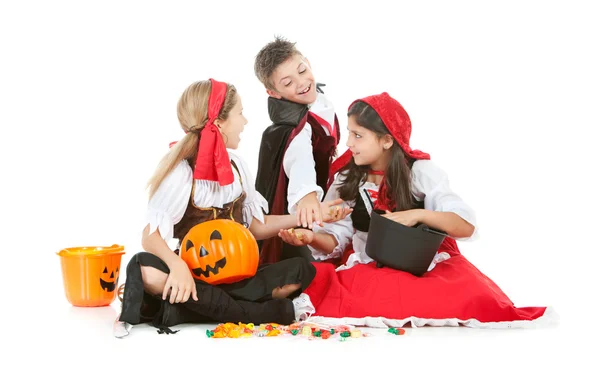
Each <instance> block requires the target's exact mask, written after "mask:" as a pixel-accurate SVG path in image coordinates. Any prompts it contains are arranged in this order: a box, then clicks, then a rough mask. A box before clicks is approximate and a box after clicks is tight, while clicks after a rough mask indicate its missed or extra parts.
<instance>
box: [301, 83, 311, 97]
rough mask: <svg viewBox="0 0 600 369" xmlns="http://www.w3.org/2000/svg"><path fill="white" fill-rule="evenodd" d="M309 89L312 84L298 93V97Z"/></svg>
mask: <svg viewBox="0 0 600 369" xmlns="http://www.w3.org/2000/svg"><path fill="white" fill-rule="evenodd" d="M311 87H312V84H310V85H308V87H307V88H305V89H304V90H302V91H300V93H298V95H304V94H305V93H307V92H308V91H310V89H311Z"/></svg>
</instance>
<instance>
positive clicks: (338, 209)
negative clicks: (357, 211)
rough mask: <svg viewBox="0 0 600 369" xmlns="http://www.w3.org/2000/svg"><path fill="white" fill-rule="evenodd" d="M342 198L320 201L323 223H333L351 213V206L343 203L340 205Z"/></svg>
mask: <svg viewBox="0 0 600 369" xmlns="http://www.w3.org/2000/svg"><path fill="white" fill-rule="evenodd" d="M343 202H344V200H342V199H336V200H333V201H327V202H323V203H321V213H323V221H324V222H325V223H334V222H337V221H338V220H342V219H344V218H345V217H347V216H348V214H350V213H352V208H349V207H347V206H345V205H342V206H340V205H341V204H342V203H343Z"/></svg>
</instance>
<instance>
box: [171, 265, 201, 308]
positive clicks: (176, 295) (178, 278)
mask: <svg viewBox="0 0 600 369" xmlns="http://www.w3.org/2000/svg"><path fill="white" fill-rule="evenodd" d="M190 295H191V296H192V298H193V299H194V300H195V301H198V295H197V291H196V283H195V282H194V277H192V272H191V271H190V269H189V267H188V266H187V264H186V263H185V261H183V260H182V259H181V263H177V264H176V266H174V267H171V272H170V273H169V276H168V277H167V281H166V283H165V288H164V289H163V294H162V298H163V300H166V299H167V297H169V302H170V303H171V304H174V303H183V302H186V301H187V300H188V299H189V298H190Z"/></svg>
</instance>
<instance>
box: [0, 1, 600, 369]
mask: <svg viewBox="0 0 600 369" xmlns="http://www.w3.org/2000/svg"><path fill="white" fill-rule="evenodd" d="M217 4H218V5H217ZM393 4H394V5H393V6H391V5H389V4H386V3H384V2H381V1H374V0H369V1H346V2H344V3H337V2H336V3H335V4H333V2H326V1H299V2H284V1H265V2H258V1H245V2H242V1H240V2H235V1H222V2H218V1H196V2H179V1H169V2H156V1H145V2H135V3H134V2H126V1H120V2H116V1H115V2H113V1H102V2H100V1H98V2H83V1H73V2H64V1H48V2H42V1H40V2H33V1H19V2H9V1H7V2H3V3H2V5H0V47H1V55H2V56H1V57H0V67H1V68H0V123H1V127H2V128H1V129H2V134H1V135H0V140H1V142H0V150H1V155H0V158H1V159H0V160H2V167H1V168H2V172H3V175H2V178H3V179H2V180H1V182H0V183H1V186H2V188H1V192H0V193H1V196H2V199H1V200H2V202H1V203H2V206H1V208H0V209H1V211H0V214H2V215H1V216H2V222H1V224H2V236H3V245H2V247H3V249H4V256H3V257H2V259H3V264H4V267H3V271H4V273H3V276H4V281H5V282H4V289H5V293H4V296H5V298H4V299H3V301H7V302H6V304H5V306H3V307H2V309H3V310H4V309H10V312H8V311H7V313H5V314H3V318H4V319H5V320H8V321H9V323H18V327H15V328H14V332H17V336H16V337H17V340H13V341H12V345H14V346H13V347H15V348H16V349H13V350H10V351H11V353H19V355H18V357H20V358H21V359H24V358H25V359H36V358H35V355H31V353H32V351H31V348H32V347H35V348H38V349H42V348H43V349H44V352H45V353H44V355H47V354H51V353H52V354H53V353H61V352H64V351H61V350H58V349H54V348H53V347H56V345H57V342H58V341H59V340H60V339H65V340H68V341H65V342H68V343H66V344H65V343H64V344H63V347H67V346H65V345H72V346H70V347H71V348H72V350H74V352H78V353H79V356H80V357H81V358H88V359H89V358H92V359H93V363H95V364H97V365H99V366H101V367H104V365H107V364H106V362H104V361H103V360H104V359H102V357H98V359H95V358H94V354H93V351H92V348H93V347H95V345H102V344H104V345H105V347H103V348H99V349H98V350H99V352H100V351H102V350H105V352H109V353H110V352H114V353H115V354H116V355H117V356H116V357H117V358H123V357H125V355H131V356H132V357H135V358H136V359H140V358H141V357H142V355H144V352H146V354H147V353H148V352H151V356H153V357H154V356H156V355H158V356H159V357H165V356H166V357H167V360H173V362H175V361H176V355H183V354H182V353H181V348H182V347H183V346H185V345H184V341H182V339H183V338H174V337H179V336H181V335H179V336H178V335H176V336H169V337H165V336H158V335H155V334H154V332H152V334H147V337H149V338H145V339H146V340H145V341H135V340H136V339H138V338H135V337H128V338H127V340H128V341H126V340H123V341H119V340H116V339H114V338H113V337H112V336H111V331H110V328H111V324H112V320H113V319H114V316H113V315H114V314H113V312H114V311H113V310H108V313H106V311H107V310H106V309H105V310H102V311H104V312H105V313H101V314H99V315H97V316H95V315H94V313H90V312H88V311H86V312H81V311H79V310H77V309H74V308H72V307H71V306H70V305H69V304H68V302H67V301H66V299H65V297H64V292H63V286H62V276H61V274H60V273H61V271H60V261H59V258H58V256H56V252H57V251H59V250H60V249H62V248H65V247H71V246H82V245H85V246H88V245H99V246H104V245H111V244H115V243H117V244H121V245H124V246H125V248H126V252H127V254H126V255H125V256H124V258H123V261H122V267H123V268H124V267H125V265H126V263H127V262H128V260H129V258H130V257H131V256H132V255H133V254H134V253H136V252H138V251H140V250H141V246H140V234H141V230H142V228H143V216H144V211H145V206H146V202H147V195H146V192H145V184H146V181H147V180H148V178H149V177H150V176H151V174H152V172H153V170H154V169H155V167H156V164H157V163H158V161H159V159H160V158H161V157H162V155H163V154H164V153H165V152H166V150H167V148H168V143H169V142H171V141H174V140H178V139H179V138H181V136H182V132H181V130H180V128H179V125H178V122H177V117H176V104H177V100H178V99H179V96H180V94H181V93H182V92H183V90H184V89H185V88H186V87H187V86H188V85H189V84H190V83H192V82H193V81H196V80H201V79H207V78H210V77H212V78H215V79H218V80H222V81H227V82H231V83H233V84H235V86H236V87H237V88H238V90H239V92H240V94H241V96H242V102H243V105H244V111H245V115H246V117H247V118H248V120H249V124H248V126H247V127H246V130H245V132H244V133H243V136H242V137H243V138H242V143H241V147H240V148H239V152H240V153H242V154H243V156H244V158H245V159H246V160H247V162H248V164H249V166H250V168H251V169H252V170H253V171H255V170H256V167H257V154H258V147H259V141H260V137H261V133H262V130H263V129H264V128H265V127H266V126H267V125H268V124H269V120H268V115H267V110H266V107H267V95H266V93H265V90H264V88H263V87H262V85H261V84H260V83H259V82H258V80H257V79H256V78H255V76H254V73H253V62H254V56H255V55H256V53H257V52H258V51H259V50H260V48H261V47H262V46H263V45H264V44H266V43H267V42H269V41H271V40H272V39H273V37H274V35H276V34H279V35H282V36H284V37H286V38H288V39H290V40H292V41H296V42H297V47H298V49H299V50H300V51H301V52H302V53H304V55H305V56H307V57H308V59H309V60H310V62H311V64H312V66H313V72H314V74H315V76H316V78H317V80H318V81H320V82H323V83H326V84H327V86H326V87H325V88H324V90H325V92H326V94H327V96H328V98H329V99H330V100H332V101H333V103H334V104H335V105H336V112H337V114H338V117H339V118H340V123H341V126H342V132H343V133H342V143H341V144H340V148H339V151H340V153H341V152H343V151H344V149H345V145H344V143H345V139H346V137H347V133H346V131H345V127H346V121H347V120H346V116H345V112H346V109H347V107H348V105H349V104H350V103H351V102H352V101H353V100H354V99H356V98H359V97H365V96H367V95H371V94H376V93H380V92H383V91H387V92H389V93H390V94H391V95H392V96H393V97H395V98H396V99H398V100H399V101H400V102H401V103H402V104H403V105H404V107H405V108H406V110H407V111H408V113H409V115H410V116H411V119H412V122H413V135H412V141H411V146H412V147H413V148H414V149H420V150H422V151H425V152H428V153H430V154H431V156H432V159H433V160H434V161H436V162H437V163H438V164H439V165H440V166H441V167H442V168H444V169H445V170H446V171H447V172H448V174H449V176H450V183H451V186H452V187H453V189H454V190H455V191H456V192H458V193H459V194H460V195H461V196H463V198H464V199H465V200H466V201H468V203H469V204H470V205H471V206H472V207H473V208H474V209H475V210H476V211H477V215H478V221H479V226H480V234H481V238H480V240H479V241H476V242H472V243H461V244H459V247H460V248H461V250H462V252H463V253H464V254H465V255H466V256H467V258H469V260H470V261H471V262H473V263H474V264H475V265H476V266H478V267H479V268H480V269H481V270H482V271H483V272H484V273H486V274H487V275H488V276H489V277H490V278H491V279H492V280H494V281H495V282H496V283H497V284H498V285H499V286H500V287H501V288H502V289H503V290H504V291H505V292H506V293H507V294H508V296H509V297H510V298H511V299H512V300H513V301H514V303H515V305H517V306H552V307H553V308H554V309H555V310H556V311H557V313H558V314H559V315H560V317H561V323H560V329H561V330H562V331H561V333H560V334H554V336H552V337H553V338H551V339H545V340H544V339H543V338H544V337H545V336H546V335H545V334H544V333H540V334H537V333H535V334H534V333H531V335H528V336H522V335H521V336H515V334H514V333H512V332H504V333H502V332H501V333H495V334H494V335H493V336H489V337H490V338H489V339H488V336H485V335H483V336H479V334H477V333H469V334H470V335H468V336H466V337H465V336H462V335H463V334H464V333H462V332H463V330H461V331H458V332H460V333H456V335H458V336H459V338H460V339H461V340H459V341H456V339H457V338H456V337H455V336H454V335H455V333H452V334H450V336H452V337H450V338H449V339H447V340H438V338H439V337H438V335H440V333H436V334H431V335H427V334H425V335H424V336H423V335H422V336H418V337H419V338H420V339H421V341H415V340H413V341H411V340H410V338H412V337H405V338H406V340H405V341H404V342H405V344H396V343H394V344H393V345H389V344H388V345H387V346H386V345H383V346H377V347H376V345H371V346H369V347H371V350H373V351H372V354H369V348H368V347H367V346H360V347H362V348H363V350H364V351H365V355H366V356H367V357H379V358H381V357H383V356H382V355H386V354H387V355H392V354H393V355H397V354H398V353H399V352H401V355H403V357H402V360H406V359H407V358H410V357H412V358H413V359H414V360H415V362H416V363H422V362H423V360H425V359H424V358H423V356H422V355H425V357H427V360H433V357H435V360H440V362H443V361H444V360H445V359H444V357H445V356H444V355H447V354H448V353H449V352H455V351H460V350H463V351H461V352H460V354H459V355H460V356H461V357H462V358H463V359H460V360H457V359H456V358H455V359H452V360H451V362H453V363H455V364H456V365H458V364H460V365H463V366H464V365H466V364H468V363H475V362H479V363H483V362H482V361H477V360H479V359H481V360H485V363H487V364H486V365H489V364H496V365H501V364H502V362H503V361H502V360H499V359H498V357H497V356H496V355H497V354H498V353H501V355H502V356H501V357H502V358H503V359H504V360H508V362H511V363H514V362H516V361H517V359H516V358H515V356H519V355H521V356H522V355H525V356H524V357H526V358H528V360H530V361H535V360H542V361H544V362H556V361H557V360H560V362H565V363H567V362H572V360H582V358H583V357H585V356H587V355H590V354H591V352H589V351H588V350H587V349H588V348H589V347H590V346H589V345H590V341H588V340H586V339H584V338H583V337H584V335H585V334H586V332H589V333H591V334H592V335H596V331H594V330H593V329H592V326H593V325H596V324H597V323H596V322H595V321H594V320H595V319H597V318H594V317H595V316H597V315H598V305H597V300H598V299H597V297H598V287H597V284H598V277H597V259H598V258H597V254H596V250H597V247H598V245H599V241H598V225H597V219H598V215H597V212H598V205H599V201H598V195H597V191H598V180H597V179H596V178H597V174H598V169H597V159H598V157H599V156H598V148H597V146H598V143H597V137H598V136H597V134H592V131H596V128H597V127H596V126H597V125H598V123H600V118H599V117H600V114H599V113H598V107H599V103H598V101H599V97H600V96H599V95H600V94H599V87H598V86H599V82H600V75H599V74H600V73H599V68H598V65H600V58H599V55H598V45H599V40H598V35H599V34H600V27H599V26H598V17H599V14H598V11H597V10H594V9H595V7H593V6H592V4H593V2H592V1H589V2H584V1H560V2H559V1H539V2H534V1H496V2H492V1H487V2H483V1H472V2H466V1H452V2H430V1H418V2H417V1H415V2H399V1H398V2H394V3H393ZM121 281H124V276H123V277H122V279H121ZM115 309H116V310H118V305H116V307H115ZM95 311H100V310H95ZM90 314H91V315H92V316H93V318H90ZM103 314H104V315H103ZM106 314H108V315H106ZM81 319H83V320H84V321H86V322H88V324H87V325H85V324H83V325H82V324H81ZM86 319H87V320H86ZM90 319H91V320H90ZM77 327H79V329H77ZM82 327H85V329H84V328H82ZM90 327H92V328H90ZM90 329H91V330H90ZM94 330H97V332H95V331H94ZM14 332H13V333H14ZM75 332H76V333H75ZM435 332H438V331H435ZM442 332H446V331H442ZM452 332H455V331H452ZM197 334H198V333H197V332H196V331H195V332H194V334H190V333H188V336H187V337H188V339H191V340H192V341H193V342H198V343H200V345H198V346H197V347H198V350H199V351H196V352H200V351H202V347H203V345H208V344H211V345H213V347H214V349H216V348H217V347H227V349H228V350H237V351H239V352H241V353H243V352H245V351H247V350H249V348H250V347H252V350H261V351H260V352H262V353H261V355H260V356H261V357H270V356H269V355H287V357H288V360H290V359H292V360H295V362H299V360H301V359H298V358H302V357H307V356H310V355H312V352H311V351H305V353H304V354H300V352H301V351H300V350H297V349H293V346H289V345H288V346H286V345H285V344H283V345H282V344H281V343H277V344H276V343H273V345H275V346H278V348H273V349H272V351H269V350H270V349H268V350H267V349H265V347H264V346H262V347H259V348H256V345H251V344H249V345H247V346H246V345H244V344H237V343H236V344H228V345H229V346H227V345H225V344H223V345H225V346H220V345H221V344H219V345H217V346H214V345H216V344H212V343H208V342H209V341H210V342H213V341H212V340H206V339H205V337H204V336H203V333H202V332H200V334H199V335H197ZM441 335H445V334H441ZM79 337H83V338H81V340H80V339H79ZM171 337H173V338H171ZM183 337H186V336H185V335H183ZM189 337H191V338H189ZM415 337H417V336H415ZM491 337H493V339H491ZM515 337H516V338H515ZM556 337H561V341H560V343H558V341H554V338H556ZM73 338H75V339H73ZM169 338H170V339H171V340H172V341H170V342H179V343H178V344H175V345H173V344H171V345H172V346H169V344H168V343H166V342H169V341H168V339H169ZM9 339H10V338H9ZM415 339H416V338H415ZM174 340H179V341H174ZM196 340H202V341H196ZM540 340H541V341H540ZM73 341H74V342H73ZM131 341H134V342H138V343H133V342H131ZM271 342H276V341H271ZM419 342H422V343H423V345H421V343H419ZM388 343H389V342H388ZM88 344H89V345H88ZM549 344H552V345H553V346H552V347H549V346H548V345H549ZM162 345H166V346H162ZM231 345H233V346H231ZM404 345H406V346H404ZM402 346H404V349H403V348H402ZM148 347H150V348H148ZM160 347H168V349H165V351H166V353H165V352H160V349H158V350H157V349H156V348H160ZM310 347H312V348H310ZM318 347H320V349H317V348H318ZM323 347H325V346H323V345H320V344H313V345H309V348H307V350H317V351H314V352H325V351H327V350H329V349H323ZM331 347H333V346H331ZM356 347H359V346H356ZM384 348H385V350H384ZM441 348H445V351H444V350H442V351H440V352H444V354H440V355H431V353H432V352H436V350H441ZM86 349H89V351H86ZM211 350H212V349H211ZM303 350H305V349H304V348H303ZM419 350H420V351H419ZM575 350H576V351H575ZM334 351H335V350H334ZM190 352H191V351H190ZM213 352H217V351H213ZM232 352H233V351H232ZM336 352H337V353H336V354H335V355H336V357H337V359H336V360H343V359H344V358H348V357H349V356H350V357H351V356H352V355H354V354H352V352H354V353H356V352H357V351H356V349H350V350H348V349H344V350H342V351H336ZM410 353H412V354H413V355H412V356H411V354H410ZM568 353H569V355H570V353H573V356H568ZM204 354H205V355H206V354H207V351H204ZM70 355H74V353H73V352H72V353H71V354H70ZM174 355H175V356H174ZM244 355H245V354H244ZM369 355H371V356H369ZM407 355H408V356H407ZM76 356H77V355H76ZM79 356H78V357H79ZM44 357H45V356H44ZM67 357H68V356H58V357H57V359H56V362H57V363H59V364H60V363H63V364H65V365H66V364H67V363H68V360H67ZM394 357H395V359H394V361H396V360H400V358H399V357H398V356H394ZM467 358H469V359H468V360H467ZM474 358H477V360H475V359H474ZM37 359H40V358H39V357H38V358H37ZM205 359H206V357H205ZM351 359H352V357H351ZM207 360H208V359H207ZM211 360H212V359H211ZM214 360H221V359H219V358H215V359H214ZM352 360H354V359H352ZM490 360H491V363H490V362H489V361H490ZM523 360H524V359H522V358H521V359H519V361H521V362H522V361H523ZM79 363H80V362H79ZM186 365H189V363H188V364H186ZM390 365H391V364H390ZM440 365H442V364H440Z"/></svg>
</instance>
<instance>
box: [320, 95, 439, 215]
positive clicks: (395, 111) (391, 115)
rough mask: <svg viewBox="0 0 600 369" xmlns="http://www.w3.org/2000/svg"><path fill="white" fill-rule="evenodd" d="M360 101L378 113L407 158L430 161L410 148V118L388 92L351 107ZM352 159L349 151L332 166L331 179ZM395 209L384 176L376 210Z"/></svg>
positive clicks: (426, 155) (420, 152)
mask: <svg viewBox="0 0 600 369" xmlns="http://www.w3.org/2000/svg"><path fill="white" fill-rule="evenodd" d="M358 101H362V102H364V103H366V104H368V105H369V106H370V107H371V108H373V109H374V110H375V111H376V112H377V114H378V115H379V117H380V118H381V120H382V121H383V123H384V124H385V126H386V127H387V129H388V131H390V133H391V135H392V136H393V137H394V140H395V141H396V142H397V143H398V145H400V147H401V148H402V150H403V151H404V154H405V155H406V156H408V157H411V158H413V159H426V160H428V159H430V156H429V154H427V153H424V152H422V151H419V150H413V149H411V148H410V134H411V132H412V124H411V122H410V117H409V116H408V113H406V111H405V110H404V108H403V107H402V105H400V103H399V102H398V101H396V100H395V99H394V98H392V97H391V96H390V95H389V94H388V93H387V92H384V93H381V94H379V95H372V96H368V97H365V98H363V99H357V100H355V101H354V102H352V104H350V106H352V105H353V104H354V103H356V102H358ZM351 159H352V152H350V150H347V151H346V152H345V153H344V154H343V155H342V156H340V157H339V158H338V159H337V160H336V161H335V162H333V164H332V165H331V172H330V173H331V177H333V175H334V174H335V173H337V172H338V171H339V170H340V169H342V168H343V167H344V166H345V165H346V164H348V162H349V161H350V160H351ZM395 207H396V204H395V200H394V196H390V195H388V189H387V186H386V178H385V174H384V177H383V179H382V180H381V185H380V187H379V194H378V197H377V205H376V208H377V209H380V210H389V211H393V210H394V209H395Z"/></svg>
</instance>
